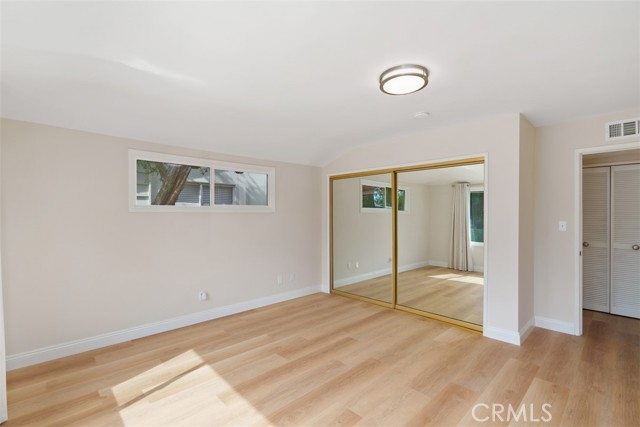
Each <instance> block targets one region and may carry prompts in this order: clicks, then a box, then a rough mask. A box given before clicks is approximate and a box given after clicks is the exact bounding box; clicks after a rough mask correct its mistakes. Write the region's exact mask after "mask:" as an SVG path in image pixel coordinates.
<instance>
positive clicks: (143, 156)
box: [128, 149, 276, 213]
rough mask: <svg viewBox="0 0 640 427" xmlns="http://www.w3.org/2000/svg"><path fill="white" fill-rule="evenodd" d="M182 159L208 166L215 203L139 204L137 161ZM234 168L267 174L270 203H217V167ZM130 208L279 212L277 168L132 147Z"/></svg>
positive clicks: (152, 210) (211, 198)
mask: <svg viewBox="0 0 640 427" xmlns="http://www.w3.org/2000/svg"><path fill="white" fill-rule="evenodd" d="M138 160H148V161H152V162H163V163H178V164H182V165H190V166H199V167H208V168H209V173H210V177H209V180H210V183H209V190H210V192H211V193H210V195H209V200H210V201H211V202H210V203H211V206H188V205H177V206H160V205H137V204H136V196H137V181H138V179H137V161H138ZM216 170H233V171H242V172H248V173H258V174H265V175H267V205H266V206H264V205H263V206H256V205H216V204H215V171H216ZM128 193H129V194H128V197H129V211H130V212H255V213H260V212H263V213H264V212H275V210H276V170H275V168H273V167H268V166H259V165H249V164H243V163H230V162H220V161H217V160H210V159H202V158H196V157H185V156H175V155H172V154H164V153H157V152H153V151H142V150H133V149H130V150H129V192H128Z"/></svg>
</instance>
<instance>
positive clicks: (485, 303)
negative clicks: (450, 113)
mask: <svg viewBox="0 0 640 427" xmlns="http://www.w3.org/2000/svg"><path fill="white" fill-rule="evenodd" d="M490 189H491V187H490V186H489V153H485V154H484V216H483V218H482V219H483V220H484V245H485V246H484V254H483V255H484V267H483V269H482V276H483V278H484V293H483V296H482V299H483V300H482V325H483V330H484V328H486V327H487V325H489V283H490V280H489V271H488V266H489V246H490V245H489V228H490V227H489V221H488V217H489V197H490Z"/></svg>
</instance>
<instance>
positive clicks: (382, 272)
mask: <svg viewBox="0 0 640 427" xmlns="http://www.w3.org/2000/svg"><path fill="white" fill-rule="evenodd" d="M429 265H431V264H430V262H429V261H422V262H416V263H414V264H407V265H403V266H401V267H399V268H398V271H399V272H400V273H404V272H405V271H411V270H416V269H418V268H423V267H428V266H429ZM389 274H391V268H385V269H382V270H376V271H371V272H369V273H364V274H359V275H357V276H350V277H345V278H344V279H340V280H336V281H335V282H334V283H333V287H334V288H336V287H340V286H347V285H352V284H354V283H358V282H363V281H365V280H369V279H375V278H377V277H382V276H386V275H389Z"/></svg>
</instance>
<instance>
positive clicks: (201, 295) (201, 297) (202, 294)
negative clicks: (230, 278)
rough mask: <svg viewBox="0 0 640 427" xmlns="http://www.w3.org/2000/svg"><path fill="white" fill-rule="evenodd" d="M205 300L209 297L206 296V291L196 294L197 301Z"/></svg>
mask: <svg viewBox="0 0 640 427" xmlns="http://www.w3.org/2000/svg"><path fill="white" fill-rule="evenodd" d="M207 299H209V295H207V291H204V290H203V291H200V292H199V293H198V300H200V301H206V300H207Z"/></svg>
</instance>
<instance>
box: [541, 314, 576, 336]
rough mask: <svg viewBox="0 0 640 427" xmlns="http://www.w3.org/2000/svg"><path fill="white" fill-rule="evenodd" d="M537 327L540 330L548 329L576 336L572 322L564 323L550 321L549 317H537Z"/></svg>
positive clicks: (554, 320)
mask: <svg viewBox="0 0 640 427" xmlns="http://www.w3.org/2000/svg"><path fill="white" fill-rule="evenodd" d="M535 325H536V326H537V327H538V328H543V329H548V330H550V331H555V332H562V333H563V334H569V335H576V329H575V325H574V324H573V323H571V322H563V321H561V320H556V319H550V318H548V317H542V316H536V317H535Z"/></svg>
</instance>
